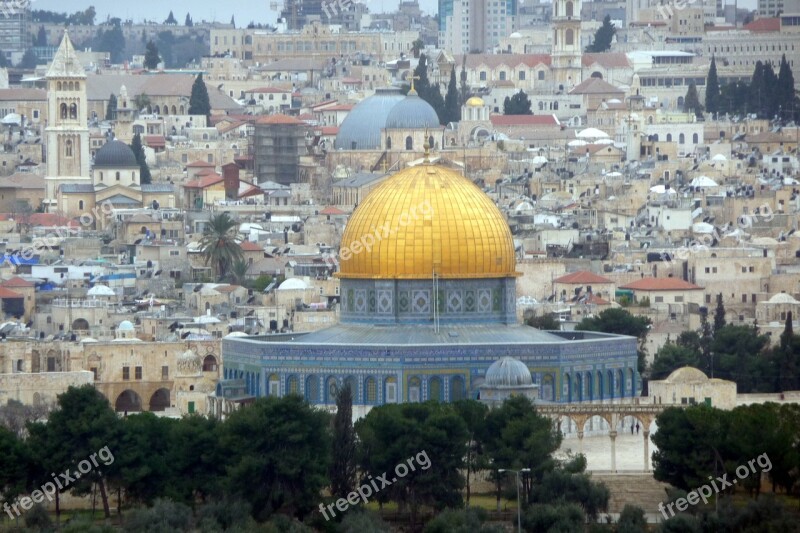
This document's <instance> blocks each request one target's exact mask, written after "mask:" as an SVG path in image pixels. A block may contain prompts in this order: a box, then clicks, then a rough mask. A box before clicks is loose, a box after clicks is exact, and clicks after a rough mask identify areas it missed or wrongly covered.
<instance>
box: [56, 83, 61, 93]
mask: <svg viewBox="0 0 800 533" xmlns="http://www.w3.org/2000/svg"><path fill="white" fill-rule="evenodd" d="M56 90H58V91H60V90H61V82H58V83H57V84H56Z"/></svg>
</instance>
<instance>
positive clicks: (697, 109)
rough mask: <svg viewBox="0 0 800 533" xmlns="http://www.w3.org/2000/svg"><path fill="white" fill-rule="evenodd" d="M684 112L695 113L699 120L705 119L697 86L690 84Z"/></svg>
mask: <svg viewBox="0 0 800 533" xmlns="http://www.w3.org/2000/svg"><path fill="white" fill-rule="evenodd" d="M683 110H684V111H685V112H686V113H690V112H694V114H695V115H696V116H697V118H703V105H702V104H701V103H700V97H699V96H698V95H697V86H696V85H695V84H694V83H690V84H689V90H688V91H686V97H685V98H684V100H683Z"/></svg>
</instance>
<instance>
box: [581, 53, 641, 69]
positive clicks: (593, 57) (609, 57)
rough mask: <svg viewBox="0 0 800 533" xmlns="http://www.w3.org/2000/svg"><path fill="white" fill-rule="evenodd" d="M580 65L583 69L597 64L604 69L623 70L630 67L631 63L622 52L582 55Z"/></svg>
mask: <svg viewBox="0 0 800 533" xmlns="http://www.w3.org/2000/svg"><path fill="white" fill-rule="evenodd" d="M581 63H583V66H584V67H589V66H592V65H594V64H595V63H597V64H598V65H600V66H601V67H605V68H625V67H630V66H631V62H630V61H628V56H627V55H625V54H624V53H622V52H600V53H594V54H583V55H582V56H581Z"/></svg>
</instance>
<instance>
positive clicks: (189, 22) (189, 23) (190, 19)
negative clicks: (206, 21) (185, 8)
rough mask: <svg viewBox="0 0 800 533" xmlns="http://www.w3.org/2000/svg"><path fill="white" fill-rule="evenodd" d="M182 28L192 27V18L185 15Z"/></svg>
mask: <svg viewBox="0 0 800 533" xmlns="http://www.w3.org/2000/svg"><path fill="white" fill-rule="evenodd" d="M183 25H184V26H186V27H187V28H191V27H192V26H194V21H193V20H192V16H191V15H190V14H189V13H186V20H185V21H184V23H183Z"/></svg>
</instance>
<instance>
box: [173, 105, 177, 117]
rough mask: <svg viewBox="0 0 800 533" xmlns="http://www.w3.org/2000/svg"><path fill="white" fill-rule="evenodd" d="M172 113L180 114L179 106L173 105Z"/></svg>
mask: <svg viewBox="0 0 800 533" xmlns="http://www.w3.org/2000/svg"><path fill="white" fill-rule="evenodd" d="M172 114H173V115H177V114H178V108H177V107H175V106H172Z"/></svg>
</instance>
